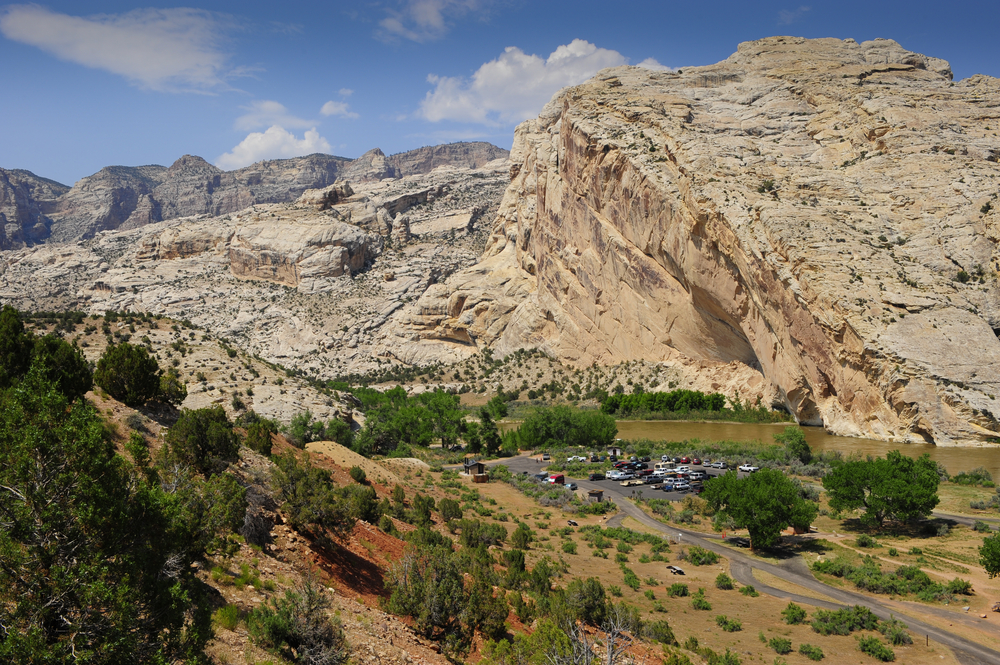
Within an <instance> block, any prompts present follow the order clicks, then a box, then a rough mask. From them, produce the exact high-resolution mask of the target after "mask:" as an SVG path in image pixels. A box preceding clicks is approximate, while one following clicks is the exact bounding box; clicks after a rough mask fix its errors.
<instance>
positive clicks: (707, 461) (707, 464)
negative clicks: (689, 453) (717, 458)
mask: <svg viewBox="0 0 1000 665" xmlns="http://www.w3.org/2000/svg"><path fill="white" fill-rule="evenodd" d="M701 463H702V465H704V466H712V460H711V459H709V458H708V457H706V458H705V459H703V460H702V461H701Z"/></svg>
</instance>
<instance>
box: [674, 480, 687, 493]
mask: <svg viewBox="0 0 1000 665" xmlns="http://www.w3.org/2000/svg"><path fill="white" fill-rule="evenodd" d="M689 489H691V483H689V482H687V481H684V480H682V481H680V482H676V483H674V491H675V492H687V491H688V490H689Z"/></svg>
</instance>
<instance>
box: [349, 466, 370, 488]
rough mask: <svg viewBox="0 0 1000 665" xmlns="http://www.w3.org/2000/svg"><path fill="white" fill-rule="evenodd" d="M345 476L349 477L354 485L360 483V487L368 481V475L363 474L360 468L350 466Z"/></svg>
mask: <svg viewBox="0 0 1000 665" xmlns="http://www.w3.org/2000/svg"><path fill="white" fill-rule="evenodd" d="M347 475H349V476H350V477H351V480H353V481H354V482H356V483H360V484H362V485H364V484H365V482H366V481H367V480H368V475H367V474H366V473H365V470H364V469H362V468H361V467H360V466H352V467H351V468H350V469H349V470H348V471H347Z"/></svg>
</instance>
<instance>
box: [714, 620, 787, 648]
mask: <svg viewBox="0 0 1000 665" xmlns="http://www.w3.org/2000/svg"><path fill="white" fill-rule="evenodd" d="M715 624H716V625H717V626H718V627H719V628H721V629H722V630H724V631H726V632H727V633H736V632H739V631H741V630H743V624H742V623H740V621H739V620H738V619H730V618H729V617H727V616H726V615H724V614H720V615H719V616H717V617H715ZM789 650H790V649H789Z"/></svg>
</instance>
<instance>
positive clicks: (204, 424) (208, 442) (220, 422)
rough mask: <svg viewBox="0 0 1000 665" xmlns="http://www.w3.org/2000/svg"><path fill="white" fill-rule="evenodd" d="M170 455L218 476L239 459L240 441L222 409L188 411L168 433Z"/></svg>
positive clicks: (219, 407) (217, 407)
mask: <svg viewBox="0 0 1000 665" xmlns="http://www.w3.org/2000/svg"><path fill="white" fill-rule="evenodd" d="M166 438H167V446H168V447H169V449H170V454H171V456H172V457H173V458H174V459H177V460H179V461H181V462H184V463H186V464H190V465H192V466H193V467H194V468H196V469H198V470H199V471H201V472H202V473H209V474H211V473H218V472H219V471H222V470H223V469H225V468H226V466H228V464H229V462H230V461H232V460H234V459H236V456H237V454H238V453H239V449H240V440H239V437H238V436H236V433H235V432H234V431H233V425H232V423H231V422H229V417H228V416H226V412H225V411H224V410H223V408H222V407H221V406H213V407H211V408H207V409H194V410H190V409H184V410H182V411H181V415H180V417H179V418H178V419H177V422H175V423H174V424H173V426H172V427H171V428H170V429H169V430H168V431H167V437H166Z"/></svg>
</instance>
